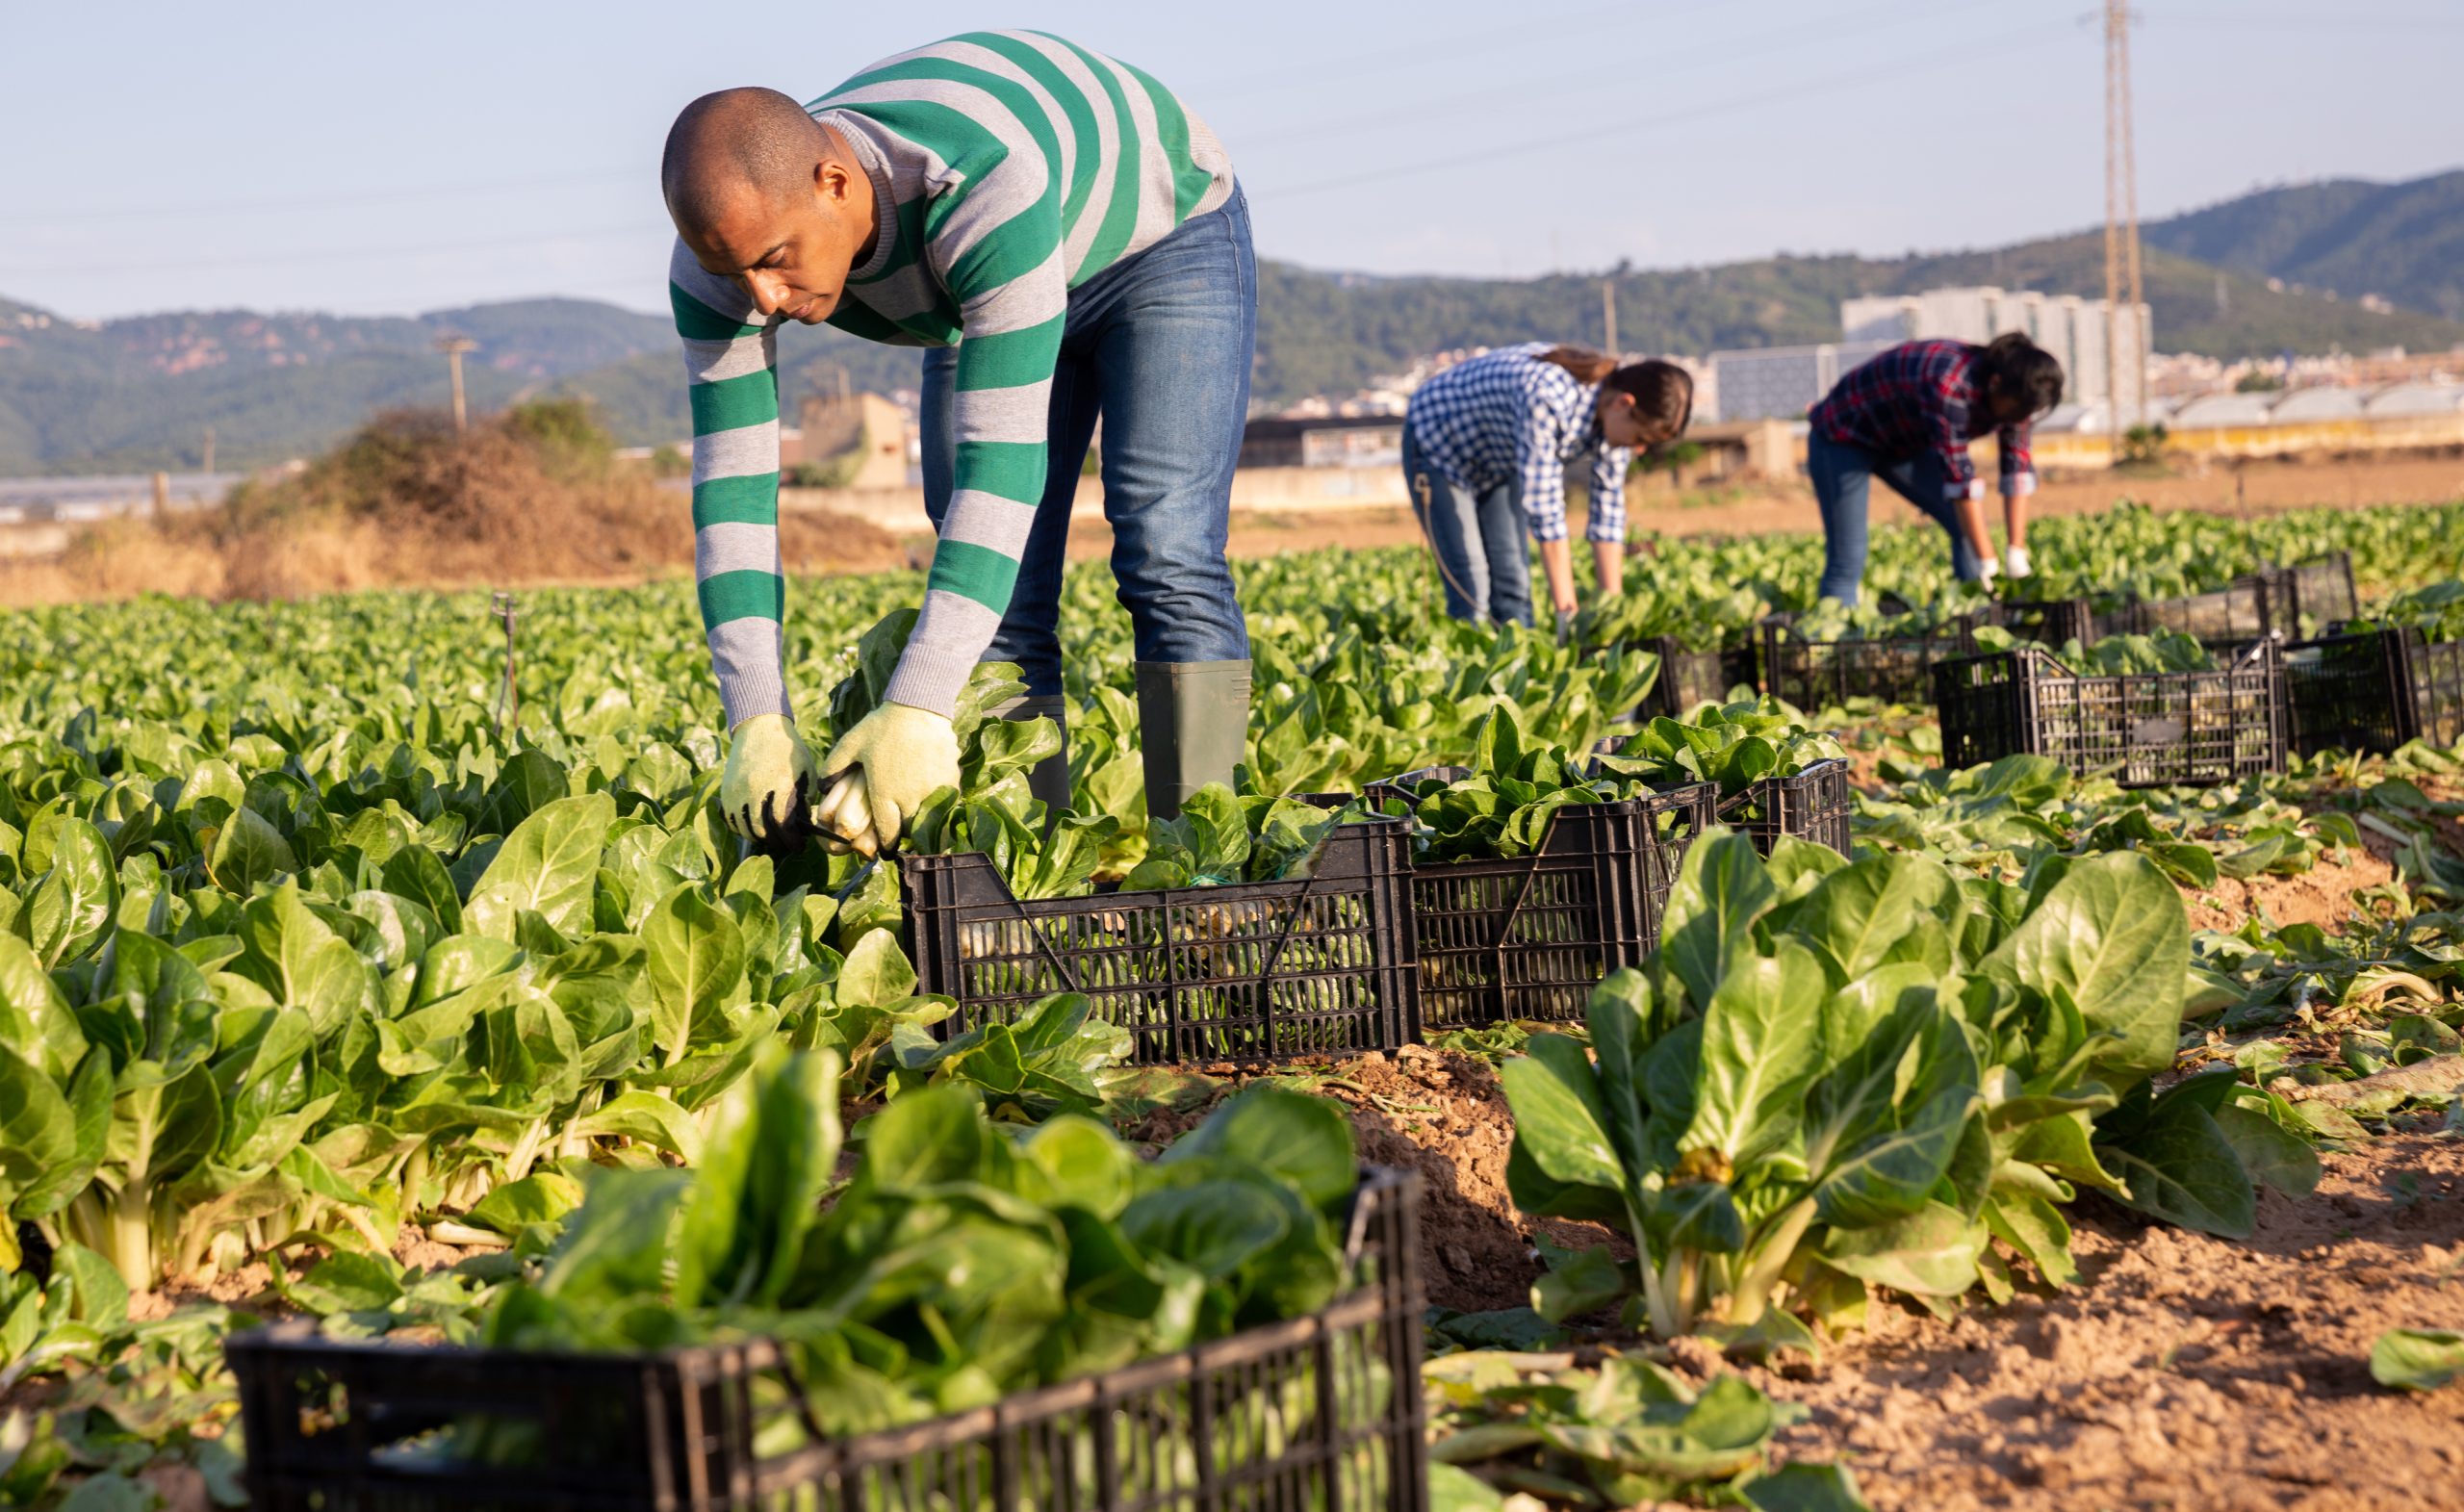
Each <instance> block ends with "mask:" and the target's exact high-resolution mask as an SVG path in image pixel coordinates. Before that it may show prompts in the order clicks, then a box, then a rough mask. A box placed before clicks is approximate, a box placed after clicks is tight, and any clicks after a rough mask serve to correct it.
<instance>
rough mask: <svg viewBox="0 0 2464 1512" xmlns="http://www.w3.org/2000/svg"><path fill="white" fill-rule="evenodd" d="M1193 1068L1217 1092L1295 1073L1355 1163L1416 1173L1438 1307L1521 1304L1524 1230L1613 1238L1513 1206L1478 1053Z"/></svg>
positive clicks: (1187, 1120) (1159, 1116)
mask: <svg viewBox="0 0 2464 1512" xmlns="http://www.w3.org/2000/svg"><path fill="white" fill-rule="evenodd" d="M1204 1070H1205V1072H1206V1073H1207V1074H1209V1075H1214V1076H1219V1077H1220V1078H1221V1079H1222V1089H1223V1091H1224V1092H1225V1093H1226V1094H1228V1093H1230V1092H1231V1091H1232V1090H1233V1089H1236V1088H1238V1087H1239V1086H1240V1085H1242V1083H1244V1082H1245V1081H1254V1080H1262V1079H1274V1080H1291V1079H1294V1078H1298V1079H1300V1080H1301V1081H1303V1082H1304V1084H1305V1086H1306V1089H1307V1090H1308V1091H1310V1092H1312V1093H1315V1094H1317V1095H1319V1096H1322V1097H1329V1098H1332V1099H1334V1100H1335V1101H1337V1102H1340V1103H1342V1104H1343V1105H1344V1106H1345V1108H1346V1109H1347V1110H1348V1111H1349V1113H1350V1115H1351V1122H1352V1128H1353V1131H1354V1132H1355V1134H1356V1135H1357V1136H1358V1137H1359V1140H1360V1158H1361V1160H1362V1161H1363V1162H1365V1163H1367V1164H1369V1165H1373V1166H1392V1167H1395V1168H1397V1169H1401V1170H1414V1171H1418V1172H1419V1173H1420V1175H1421V1184H1422V1185H1421V1237H1422V1245H1423V1251H1422V1257H1421V1276H1422V1281H1423V1284H1424V1286H1425V1287H1426V1289H1427V1292H1428V1299H1429V1301H1430V1302H1431V1303H1432V1304H1434V1305H1436V1306H1438V1307H1450V1308H1454V1309H1457V1310H1459V1311H1462V1312H1483V1311H1487V1310H1489V1309H1492V1308H1500V1307H1520V1306H1523V1305H1525V1303H1526V1302H1527V1301H1528V1299H1529V1293H1530V1290H1531V1283H1532V1282H1533V1281H1534V1280H1537V1279H1538V1278H1539V1275H1540V1262H1539V1259H1538V1256H1537V1252H1536V1251H1535V1250H1534V1249H1533V1248H1532V1244H1531V1236H1532V1235H1533V1234H1534V1233H1535V1232H1537V1233H1541V1234H1546V1235H1547V1236H1548V1237H1549V1238H1550V1239H1551V1240H1553V1242H1555V1243H1561V1244H1569V1245H1590V1244H1598V1243H1614V1242H1615V1239H1614V1236H1612V1235H1610V1234H1609V1233H1608V1232H1607V1231H1606V1230H1605V1229H1603V1228H1601V1227H1599V1226H1598V1225H1596V1224H1591V1223H1575V1222H1564V1221H1560V1220H1558V1219H1554V1218H1544V1219H1540V1220H1537V1221H1536V1222H1535V1221H1534V1220H1532V1219H1530V1218H1527V1217H1524V1216H1523V1215H1522V1214H1521V1213H1519V1212H1517V1211H1516V1210H1515V1206H1514V1199H1513V1198H1511V1197H1509V1196H1508V1195H1507V1194H1506V1189H1505V1158H1506V1153H1507V1151H1508V1150H1509V1149H1511V1148H1512V1147H1513V1143H1514V1115H1513V1114H1512V1112H1511V1111H1510V1110H1509V1109H1508V1108H1507V1107H1506V1100H1505V1089H1504V1088H1503V1087H1502V1086H1501V1085H1500V1083H1499V1081H1498V1074H1497V1070H1496V1068H1495V1067H1493V1066H1491V1065H1490V1064H1488V1063H1487V1062H1486V1061H1483V1060H1481V1059H1480V1058H1478V1057H1477V1056H1470V1055H1464V1054H1461V1053H1459V1052H1457V1051H1452V1050H1431V1049H1427V1048H1425V1047H1424V1046H1421V1045H1406V1046H1404V1047H1403V1048H1402V1049H1400V1050H1398V1051H1396V1052H1395V1054H1394V1055H1393V1056H1391V1057H1389V1056H1385V1055H1379V1054H1375V1053H1372V1054H1369V1055H1363V1056H1356V1057H1353V1058H1351V1059H1348V1060H1342V1061H1327V1062H1322V1063H1314V1064H1303V1065H1289V1066H1280V1067H1277V1068H1275V1069H1274V1070H1272V1071H1259V1070H1257V1069H1255V1068H1252V1067H1242V1066H1234V1065H1217V1066H1208V1067H1205V1068H1204ZM1205 1116H1206V1109H1205V1108H1203V1107H1196V1108H1189V1109H1184V1110H1180V1111H1175V1112H1164V1113H1155V1114H1150V1115H1147V1116H1146V1117H1145V1118H1143V1119H1142V1120H1141V1121H1140V1122H1139V1123H1137V1124H1136V1125H1134V1126H1132V1127H1131V1128H1128V1129H1125V1130H1123V1131H1122V1132H1123V1134H1124V1135H1125V1136H1126V1137H1128V1138H1130V1139H1134V1140H1143V1141H1146V1142H1149V1143H1153V1144H1158V1145H1160V1144H1165V1143H1168V1142H1169V1141H1170V1140H1173V1139H1175V1138H1177V1137H1178V1136H1179V1135H1180V1134H1182V1133H1183V1132H1185V1131H1186V1130H1188V1129H1191V1128H1193V1127H1195V1126H1196V1125H1197V1124H1198V1123H1199V1122H1201V1121H1203V1119H1204V1118H1205Z"/></svg>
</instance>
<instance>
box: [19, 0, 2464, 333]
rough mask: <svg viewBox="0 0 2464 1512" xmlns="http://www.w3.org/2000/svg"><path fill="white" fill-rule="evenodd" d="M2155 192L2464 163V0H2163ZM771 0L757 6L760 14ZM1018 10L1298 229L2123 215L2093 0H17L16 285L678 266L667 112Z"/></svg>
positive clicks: (1422, 255)
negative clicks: (1171, 115) (1193, 116)
mask: <svg viewBox="0 0 2464 1512" xmlns="http://www.w3.org/2000/svg"><path fill="white" fill-rule="evenodd" d="M2140 13H2141V15H2142V18H2143V19H2142V25H2141V28H2140V30H2139V32H2138V34H2137V40H2136V42H2135V49H2136V55H2135V63H2136V66H2137V71H2138V77H2137V85H2138V104H2139V121H2138V138H2139V154H2140V156H2139V162H2140V203H2141V207H2142V210H2143V213H2144V214H2146V215H2148V216H2150V217H2154V216H2158V215H2163V214H2165V213H2168V212H2170V211H2175V210H2180V209H2184V208H2188V207H2191V206H2195V205H2198V204H2202V203H2207V202H2210V201H2213V200H2216V199H2220V198H2222V197H2225V196H2228V195H2230V194H2233V193H2236V192H2240V191H2242V190H2245V189H2246V188H2248V187H2250V186H2251V185H2252V184H2254V183H2257V182H2261V181H2269V182H2273V181H2279V180H2284V179H2292V178H2310V177H2320V176H2326V175H2345V174H2358V175H2362V176H2367V177H2373V178H2402V177H2409V176H2412V175H2416V174H2420V173H2425V172H2431V171H2435V170H2438V169H2442V168H2447V167H2454V166H2456V165H2457V164H2458V163H2459V162H2464V131H2459V130H2458V128H2457V127H2456V125H2455V116H2454V112H2453V104H2454V90H2455V80H2456V78H2457V76H2458V74H2459V71H2464V7H2458V6H2457V5H2456V4H2455V0H2348V3H2345V4H2340V5H2337V6H2335V7H2332V8H2324V9H2323V8H2318V7H2312V6H2304V5H2300V4H2297V3H2296V0H2146V4H2144V5H2143V7H2141V12H2140ZM726 17H733V18H734V19H733V24H732V25H730V24H727V22H726V21H725V20H724V19H723V18H726ZM977 26H1033V27H1039V28H1041V29H1044V30H1048V31H1056V32H1061V33H1063V34H1065V35H1066V36H1068V37H1070V38H1073V39H1075V40H1078V41H1081V42H1084V43H1086V44H1088V45H1090V46H1093V47H1096V48H1099V49H1102V50H1104V51H1108V52H1111V53H1114V54H1116V55H1117V56H1119V57H1122V58H1124V59H1127V60H1128V61H1130V62H1133V63H1136V64H1139V65H1140V66H1142V67H1143V68H1145V69H1146V70H1147V71H1149V72H1151V73H1153V74H1155V75H1156V76H1158V77H1159V78H1161V79H1163V80H1164V81H1165V82H1166V83H1167V84H1168V85H1170V86H1172V87H1173V88H1174V89H1175V90H1178V91H1180V93H1181V94H1182V96H1183V97H1184V98H1185V99H1186V100H1188V101H1190V102H1191V103H1192V105H1193V107H1194V108H1195V109H1196V110H1197V111H1198V112H1199V113H1200V114H1201V115H1205V116H1206V117H1207V118H1208V119H1209V120H1210V121H1211V122H1212V123H1213V124H1214V126H1215V127H1216V130H1217V132H1218V133H1219V135H1220V136H1221V137H1222V139H1223V141H1225V143H1226V144H1227V145H1228V146H1229V148H1230V150H1231V152H1232V155H1233V159H1234V162H1235V163H1236V164H1237V165H1238V167H1239V168H1240V170H1241V176H1242V178H1243V180H1244V181H1245V183H1246V184H1247V186H1248V189H1249V193H1250V197H1251V200H1252V203H1253V207H1254V211H1255V218H1256V225H1257V234H1258V241H1259V247H1260V250H1261V251H1262V252H1263V253H1264V254H1265V255H1267V256H1270V257H1278V258H1283V259H1287V260H1290V261H1294V262H1298V263H1304V264H1309V265H1312V266H1315V267H1321V268H1345V269H1368V270H1373V271H1378V272H1423V271H1424V272H1451V273H1476V274H1490V275H1495V274H1514V275H1527V274H1533V273H1539V272H1545V271H1549V270H1551V269H1560V268H1575V269H1591V268H1600V267H1604V266H1606V265H1608V264H1610V263H1613V262H1615V261H1616V260H1617V259H1619V258H1630V259H1632V260H1633V261H1634V262H1635V263H1636V264H1637V265H1639V266H1643V267H1668V266H1681V265H1687V264H1695V263H1704V262H1720V261H1727V260H1730V259H1734V258H1742V257H1753V256H1758V255H1762V254H1766V253H1769V252H1773V251H1780V250H1787V251H1857V252H1868V253H1898V252H1903V251H1906V250H1909V249H1910V248H1919V247H1921V248H1940V247H1954V246H1975V245H1989V244H1994V243H2004V242H2009V241H2015V240H2018V239H2021V238H2024V237H2028V236H2033V235H2038V234H2040V233H2046V232H2054V231H2061V230H2066V229H2075V228H2078V227H2082V226H2086V225H2089V224H2092V223H2094V222H2096V221H2097V220H2098V219H2099V218H2101V216H2102V214H2103V197H2102V196H2103V180H2102V164H2103V150H2104V149H2103V141H2102V137H2101V134H2100V131H2101V127H2100V122H2101V100H2102V96H2101V90H2102V64H2101V47H2100V34H2099V31H2098V29H2097V24H2096V21H2095V18H2094V16H2093V15H2092V13H2091V11H2090V6H2089V5H2088V3H2087V0H1986V3H1976V0H1965V3H1962V0H1895V3H1888V4H1874V3H1870V0H1835V3H1829V4H1820V3H1802V0H1764V3H1756V0H1712V3H1707V0H1664V3H1663V0H1628V3H1626V4H1622V5H1609V6H1599V5H1579V4H1543V3H1532V0H1508V3H1505V4H1475V3H1470V0H1410V3H1407V4H1382V3H1381V4H1360V3H1328V0H1316V3H1309V4H1301V3H1292V0H1245V3H1236V4H1231V5H1204V4H1172V3H1158V0H1147V3H1143V4H1138V5H1128V4H1114V5H1092V4H1058V3H1044V4H1033V3H1030V4H1010V5H999V6H993V5H982V4H977V3H974V0H944V3H936V4H930V5H922V6H870V5H849V4H844V3H840V4H805V5H769V6H733V7H725V6H715V5H707V4H674V3H672V4H668V5H662V6H650V5H645V4H638V3H633V0H599V3H594V4H587V5H585V4H561V3H560V4H546V3H533V0H495V3H491V4H470V3H462V0H424V3H421V4H416V5H387V6H373V5H364V4H362V5H352V4H347V3H345V4H336V3H334V0H323V3H319V4H266V3H250V0H241V3H238V4H221V5H198V4H195V3H193V0H188V3H183V4H177V5H171V4H154V3H141V0H140V3H132V0H123V3H118V4H113V5H105V6H97V5H48V6H44V5H37V4H36V3H35V0H0V38H5V39H6V40H5V46H0V55H5V56H0V77H4V78H5V80H6V83H5V84H0V143H6V146H5V147H0V295H9V296H11V297H14V298H19V299H26V300H30V301H32V302H34V303H37V304H40V305H44V306H47V307H49V308H52V309H55V310H59V311H62V312H64V313H65V314H68V315H72V316H80V317H103V316H113V315H125V314H133V313H138V312H142V311H149V310H164V309H183V308H194V307H229V306H252V307H256V308H262V309H289V310H298V309H321V310H338V311H345V312H349V313H366V314H375V313H404V312H411V311H417V310H423V309H431V308H437V307H442V306H450V305H457V304H465V303H471V302H475V301H480V300H489V299H502V298H512V297H518V296H523V295H547V294H564V295H584V296H589V297H596V298H603V299H610V300H615V301H618V302H620V303H624V304H628V305H632V306H636V307H640V308H645V309H657V308H660V307H661V306H662V304H663V284H662V273H663V269H664V268H665V264H666V248H667V244H668V239H669V233H668V230H667V228H666V224H665V221H664V218H663V216H662V213H661V210H660V206H659V201H658V192H657V186H656V166H657V159H658V149H659V142H660V141H661V139H662V137H663V136H664V134H665V132H666V128H667V124H668V121H669V120H670V119H671V118H672V116H673V115H674V114H675V112H676V110H677V108H678V107H680V105H682V104H683V103H684V101H686V100H687V99H689V98H691V97H692V96H693V95H695V94H697V93H700V92H702V91H704V90H711V89H716V88H720V87H724V86H728V85H734V84H750V83H757V84H767V85H772V86H775V87H777V88H779V89H782V90H786V91H788V92H789V93H791V94H794V95H796V96H797V97H799V98H809V97H811V96H813V95H815V94H818V93H820V92H822V91H823V90H827V89H828V88H829V87H830V86H831V85H832V84H834V83H835V82H836V81H837V80H839V79H840V78H843V77H844V76H846V75H847V74H848V73H850V72H852V71H853V70H854V69H856V68H857V67H859V66H860V65H861V64H865V63H867V62H869V61H871V60H872V59H875V58H877V57H880V56H882V55H884V54H886V53H890V52H894V51H897V50H899V49H901V48H904V47H907V46H911V45H913V44H915V43H917V42H921V41H925V40H929V39H931V38H935V37H938V36H945V35H947V34H949V33H952V32H958V31H963V30H966V29H968V28H970V27H977Z"/></svg>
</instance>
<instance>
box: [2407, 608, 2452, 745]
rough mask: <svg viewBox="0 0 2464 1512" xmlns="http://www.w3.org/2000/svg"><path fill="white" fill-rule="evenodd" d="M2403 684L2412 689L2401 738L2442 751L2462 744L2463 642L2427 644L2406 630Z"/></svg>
mask: <svg viewBox="0 0 2464 1512" xmlns="http://www.w3.org/2000/svg"><path fill="white" fill-rule="evenodd" d="M2404 681H2405V684H2406V685H2407V686H2409V687H2410V688H2411V689H2412V698H2411V699H2410V700H2409V702H2408V704H2407V705H2406V712H2407V714H2408V716H2409V718H2410V719H2411V724H2410V725H2409V726H2408V727H2407V729H2406V731H2405V735H2404V738H2405V739H2407V740H2426V741H2428V742H2429V743H2430V744H2431V745H2434V746H2437V747H2439V748H2441V749H2442V750H2444V749H2449V748H2451V747H2454V746H2459V745H2464V641H2428V642H2425V641H2423V640H2422V638H2421V631H2419V630H2408V631H2406V632H2405V642H2404Z"/></svg>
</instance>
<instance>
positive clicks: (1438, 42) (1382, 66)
mask: <svg viewBox="0 0 2464 1512" xmlns="http://www.w3.org/2000/svg"><path fill="white" fill-rule="evenodd" d="M1717 5H1718V0H1711V3H1709V4H1704V5H1697V6H1691V7H1688V8H1687V9H1686V10H1685V11H1681V12H1679V14H1681V15H1683V14H1690V13H1693V12H1696V11H1708V10H1713V9H1715V8H1716V7H1717ZM1634 13H1635V6H1634V5H1633V4H1632V3H1631V0H1629V3H1627V4H1624V5H1604V6H1596V7H1594V8H1592V9H1591V10H1588V11H1580V12H1577V13H1575V14H1573V15H1571V16H1567V17H1564V18H1562V19H1557V20H1552V21H1550V22H1549V23H1548V26H1547V27H1546V28H1543V27H1539V26H1535V25H1533V24H1532V22H1531V20H1530V19H1529V18H1528V17H1527V18H1525V19H1524V20H1521V21H1518V22H1517V23H1515V24H1514V25H1512V26H1501V27H1490V28H1488V29H1486V30H1483V31H1478V32H1466V33H1461V34H1459V35H1457V36H1454V37H1449V38H1434V39H1431V40H1426V41H1423V42H1420V43H1418V44H1416V45H1410V46H1404V47H1381V48H1379V49H1377V50H1376V51H1374V52H1366V53H1353V54H1350V55H1348V56H1347V57H1342V58H1325V59H1320V60H1318V61H1316V62H1314V63H1310V64H1302V65H1299V66H1296V67H1289V68H1285V67H1278V68H1276V69H1275V71H1274V72H1273V74H1272V75H1270V76H1269V77H1267V78H1263V79H1258V78H1248V79H1243V80H1239V81H1235V82H1234V83H1233V84H1232V86H1231V87H1230V88H1228V89H1227V88H1218V87H1216V86H1212V85H1208V84H1204V83H1200V84H1199V85H1198V86H1197V87H1196V88H1195V89H1194V90H1191V91H1189V92H1190V103H1191V104H1193V105H1194V106H1198V107H1201V108H1203V107H1204V106H1206V105H1207V104H1208V103H1209V102H1210V101H1211V100H1226V99H1240V98H1243V97H1245V96H1251V95H1258V94H1271V93H1276V92H1278V91H1280V90H1288V89H1296V88H1299V87H1301V86H1304V85H1307V84H1310V83H1312V82H1313V81H1316V80H1319V79H1323V78H1326V77H1329V76H1334V75H1342V76H1345V77H1350V76H1355V75H1358V74H1363V73H1381V72H1385V71H1387V70H1389V69H1393V68H1399V67H1403V66H1405V65H1407V64H1416V63H1421V62H1424V61H1426V60H1428V59H1432V58H1441V59H1442V58H1447V57H1450V56H1454V55H1457V54H1460V53H1461V52H1462V51H1463V50H1464V49H1466V48H1470V47H1478V46H1482V45H1485V44H1490V43H1493V42H1495V43H1502V44H1504V45H1506V46H1520V45H1525V44H1528V43H1533V42H1546V43H1549V44H1551V45H1554V46H1562V45H1564V43H1565V41H1566V35H1565V34H1566V31H1567V30H1568V29H1570V28H1573V27H1578V26H1584V25H1588V24H1590V23H1591V22H1592V21H1593V20H1595V19H1598V18H1601V17H1604V16H1622V17H1626V18H1629V19H1631V18H1633V16H1634ZM1653 19H1654V20H1655V21H1658V20H1663V19H1665V17H1656V16H1655V17H1653Z"/></svg>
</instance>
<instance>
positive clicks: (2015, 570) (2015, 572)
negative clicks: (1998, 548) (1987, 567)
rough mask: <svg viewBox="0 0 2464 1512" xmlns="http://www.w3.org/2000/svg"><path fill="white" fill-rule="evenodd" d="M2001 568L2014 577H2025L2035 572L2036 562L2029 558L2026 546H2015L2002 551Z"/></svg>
mask: <svg viewBox="0 0 2464 1512" xmlns="http://www.w3.org/2000/svg"><path fill="white" fill-rule="evenodd" d="M2002 570H2003V571H2004V572H2007V573H2009V574H2010V575H2011V576H2012V577H2028V576H2030V575H2032V574H2033V573H2035V572H2036V570H2037V564H2036V563H2035V562H2033V561H2031V560H2030V559H2029V557H2028V549H2027V548H2026V547H2024V546H2015V547H2013V548H2011V549H2010V550H2009V551H2005V552H2003V553H2002Z"/></svg>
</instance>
